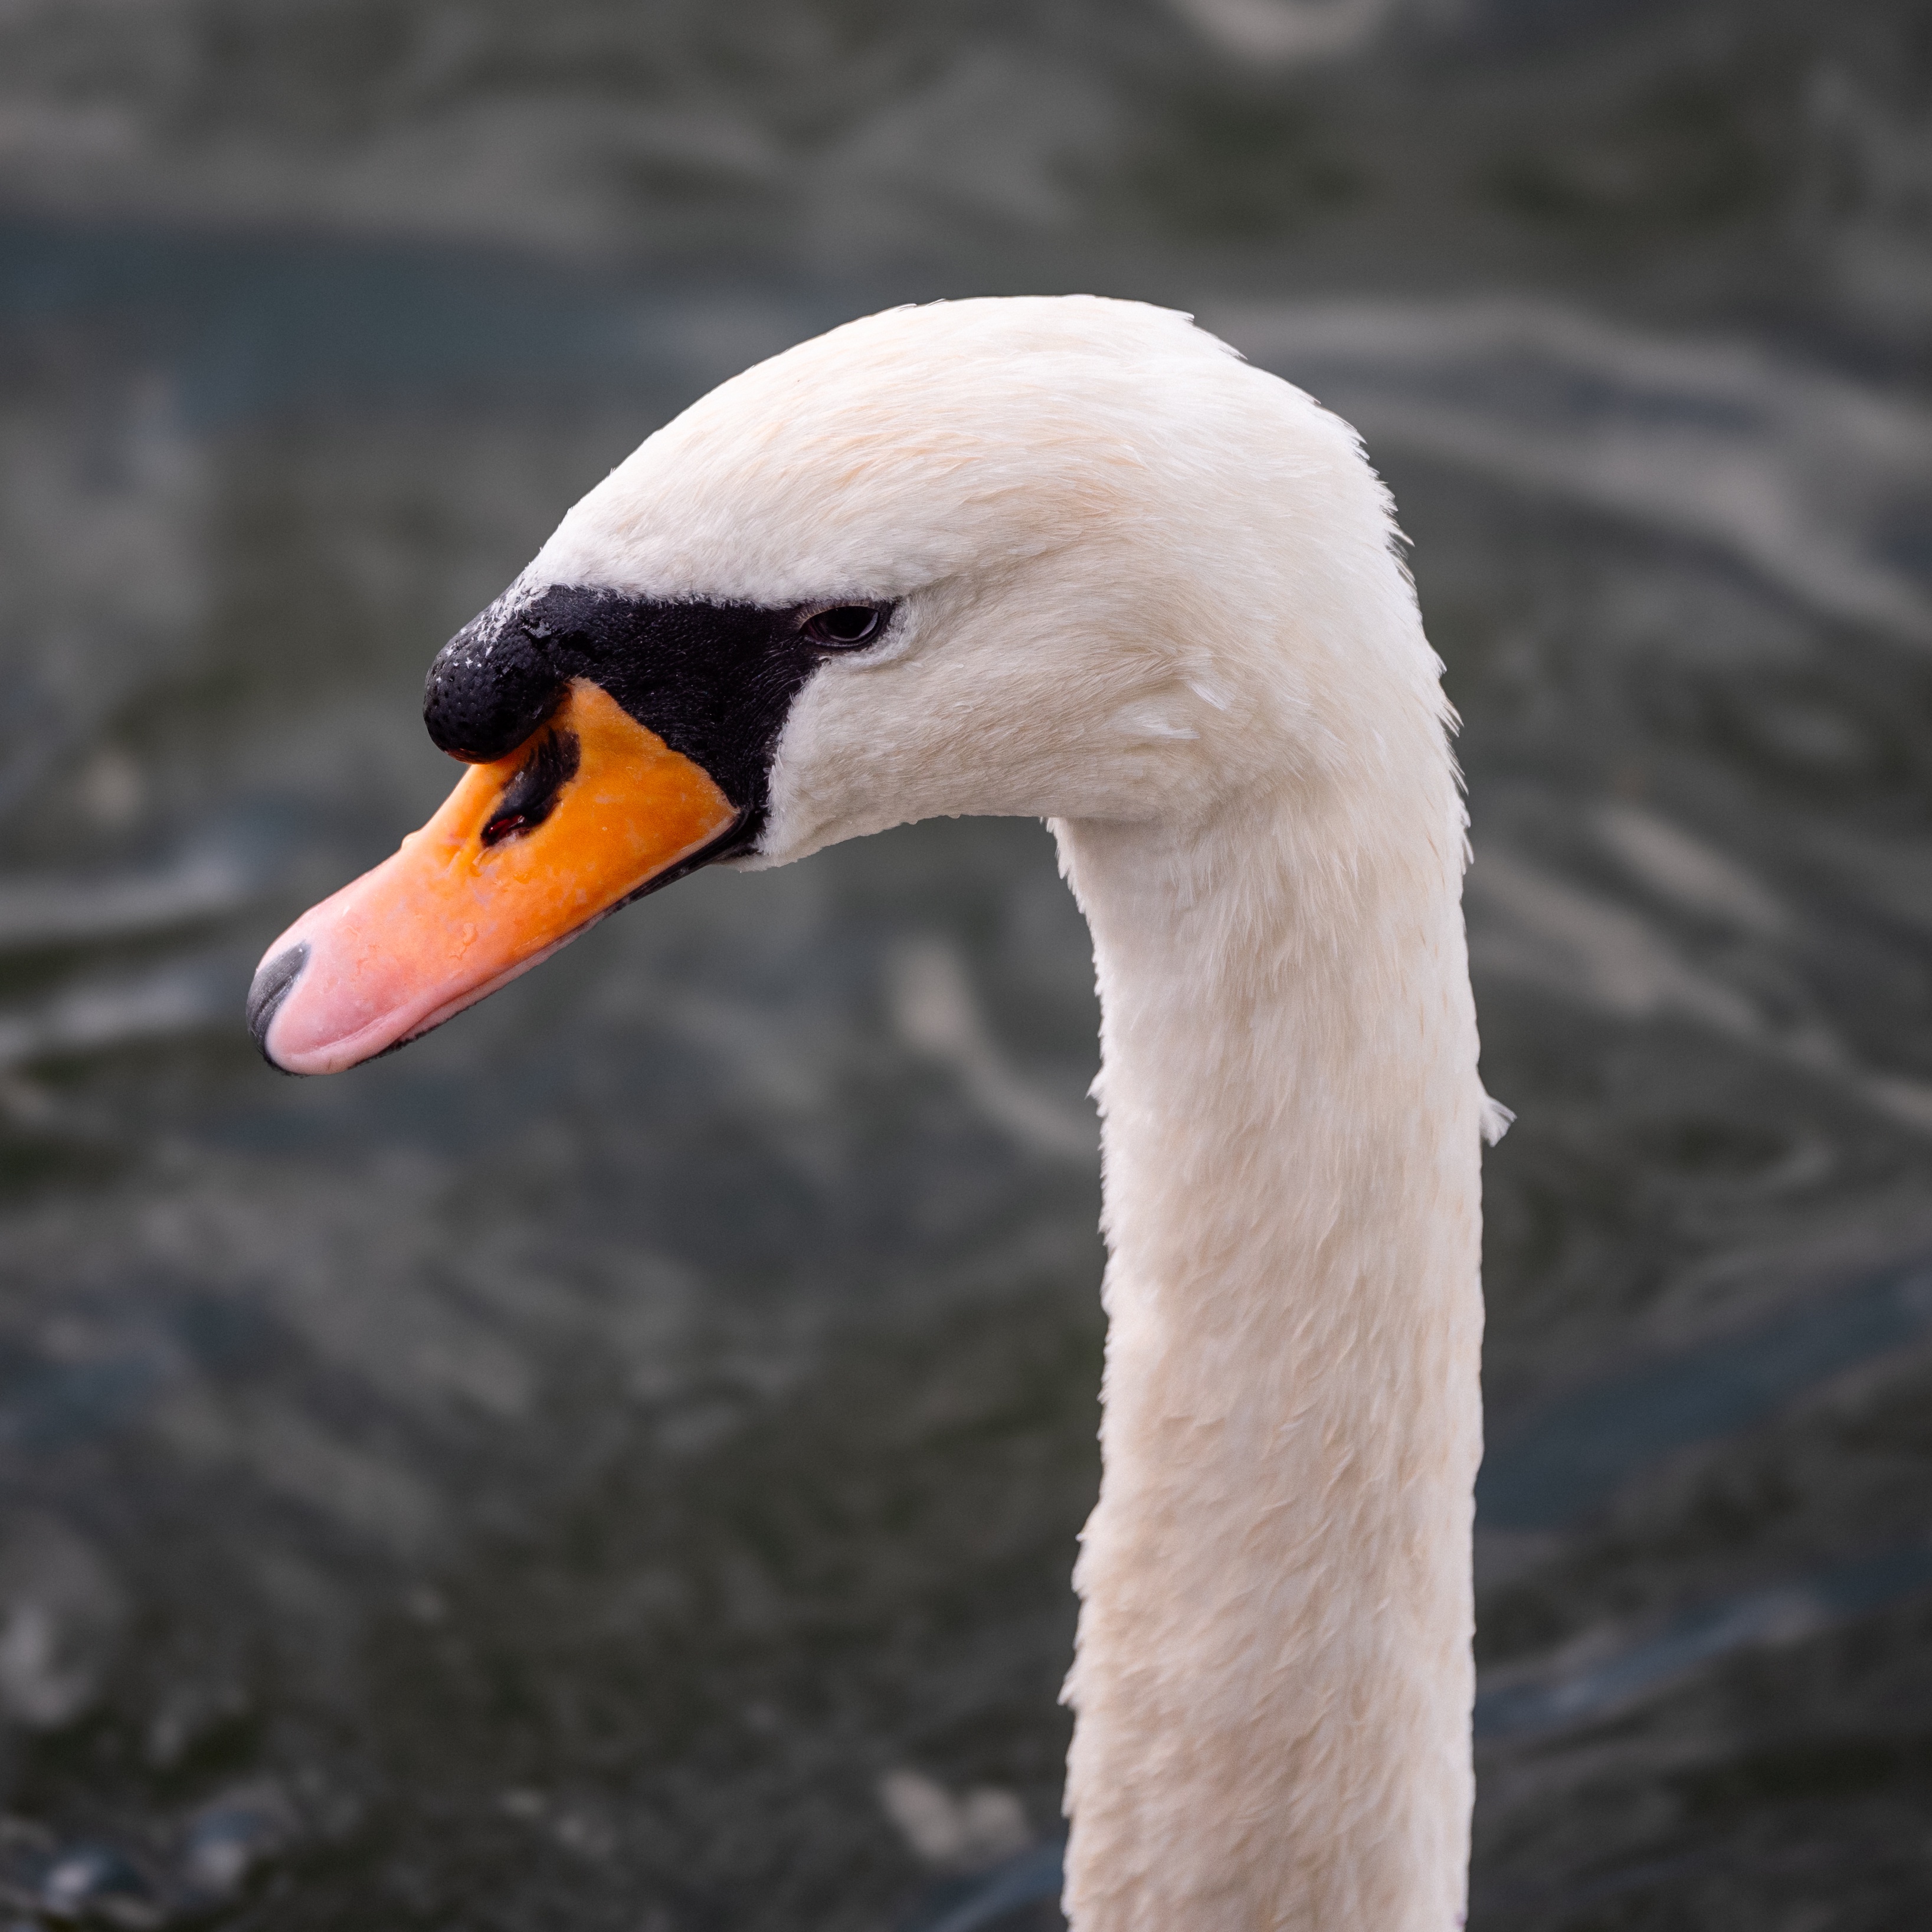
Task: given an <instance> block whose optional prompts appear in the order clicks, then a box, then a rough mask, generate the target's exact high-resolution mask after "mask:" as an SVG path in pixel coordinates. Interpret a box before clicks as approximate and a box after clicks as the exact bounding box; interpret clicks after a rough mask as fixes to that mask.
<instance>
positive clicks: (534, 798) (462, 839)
mask: <svg viewBox="0 0 1932 1932" xmlns="http://www.w3.org/2000/svg"><path fill="white" fill-rule="evenodd" d="M738 818H739V814H738V811H737V810H736V808H735V807H734V806H733V805H732V804H731V802H730V800H729V799H727V798H726V797H725V796H724V793H722V792H721V791H720V790H718V787H717V786H716V784H714V783H713V782H712V779H711V778H710V777H709V775H708V774H707V773H706V772H704V771H703V770H702V769H700V767H699V766H697V765H694V764H693V763H691V760H689V759H688V758H686V757H682V755H681V754H679V753H678V752H676V751H673V750H672V749H671V748H670V746H669V745H667V744H666V743H665V742H664V740H663V739H661V738H660V737H658V736H657V735H656V734H655V733H654V732H652V731H648V730H646V729H645V728H644V727H643V725H641V724H638V723H637V721H636V720H635V719H634V718H632V717H631V715H629V714H628V712H625V710H624V709H623V708H622V706H620V705H619V703H617V701H616V700H615V699H614V698H613V697H610V695H609V694H607V693H606V692H605V691H602V690H601V689H600V688H598V686H597V685H594V684H592V683H590V682H589V681H588V680H587V679H583V678H578V679H574V681H573V682H571V685H570V687H569V689H568V693H567V694H566V695H565V698H564V700H563V703H562V705H561V706H559V708H558V709H557V710H556V712H555V713H554V714H553V715H552V717H551V718H550V721H549V722H548V723H547V724H544V726H543V727H541V729H540V730H538V731H536V732H535V733H533V734H532V736H530V737H529V739H527V740H526V742H524V743H523V744H522V745H520V746H519V747H518V748H517V750H516V751H513V752H512V753H511V754H510V755H509V756H508V757H506V758H501V759H499V760H496V762H495V763H491V764H481V765H472V766H471V767H470V768H469V770H468V771H467V772H465V773H464V774H463V778H462V779H461V781H460V782H459V783H458V785H457V787H456V789H455V790H454V791H453V792H452V793H450V795H449V797H448V799H446V800H445V801H444V803H443V808H442V809H441V810H440V811H439V812H437V814H436V816H435V817H434V818H432V819H431V820H430V822H429V823H428V824H427V825H425V826H424V827H423V829H422V830H421V831H420V832H412V833H411V834H410V836H409V837H408V838H405V839H404V841H403V844H402V849H401V850H400V851H398V853H396V855H395V857H394V858H392V859H386V860H385V861H384V862H383V864H381V865H378V866H377V868H376V869H375V870H374V871H372V872H365V873H364V874H363V875H362V877H361V878H359V879H358V880H356V881H355V882H354V883H353V884H350V885H347V886H344V887H343V889H341V891H340V892H338V893H336V894H335V896H334V897H333V898H326V899H324V900H323V902H322V903H321V904H320V905H319V906H316V907H313V908H311V910H309V911H308V912H306V913H304V914H303V915H302V917H301V918H300V919H297V920H296V922H295V924H294V925H293V926H290V928H289V929H288V931H287V932H285V933H284V934H283V935H282V936H281V938H279V939H278V940H277V941H275V944H274V945H272V946H271V947H269V950H268V953H267V955H266V956H265V958H264V959H263V962H262V964H261V965H260V968H257V971H256V974H255V983H254V988H253V989H251V992H250V994H249V996H248V1020H249V1025H250V1027H251V1029H252V1030H253V1031H254V1035H255V1039H256V1042H257V1044H258V1045H259V1046H260V1048H261V1049H262V1051H263V1053H264V1054H265V1055H266V1056H267V1057H268V1058H269V1061H270V1062H271V1063H272V1064H274V1065H275V1066H277V1067H281V1068H282V1069H283V1070H284V1071H285V1072H287V1073H340V1072H341V1070H343V1069H344V1067H353V1066H355V1065H356V1064H357V1063H358V1062H359V1061H365V1060H368V1059H370V1058H373V1057H374V1055H377V1054H379V1053H383V1052H386V1051H387V1050H388V1049H389V1048H391V1047H392V1046H401V1044H402V1043H404V1041H405V1040H413V1039H414V1038H415V1037H416V1035H417V1034H422V1033H427V1032H428V1031H429V1030H430V1028H431V1027H434V1026H439V1025H441V1024H442V1023H443V1021H445V1020H446V1019H449V1017H450V1016H452V1014H454V1013H460V1012H461V1011H462V1010H463V1008H464V1007H468V1006H473V1005H474V1004H475V1003H476V1001H478V1000H480V999H481V998H483V997H484V995H485V994H487V993H493V992H495V991H496V989H497V988H498V987H499V986H503V985H505V984H506V983H508V981H510V980H514V978H516V977H517V974H520V973H526V972H528V971H529V969H530V968H532V966H534V965H536V963H537V962H538V960H540V959H547V957H548V956H550V954H551V953H554V952H555V951H556V949H557V948H558V947H559V946H562V945H563V944H565V942H566V941H569V940H572V939H574V938H576V937H577V935H578V934H579V933H580V932H583V931H584V930H585V929H586V928H587V927H589V926H592V925H594V924H595V922H596V921H597V920H598V919H601V918H602V917H603V916H604V914H605V913H607V912H612V911H614V910H616V907H619V906H620V905H622V904H623V903H624V901H625V900H626V899H628V898H632V897H634V895H636V894H637V892H640V891H641V890H643V889H644V888H645V887H646V886H649V884H650V883H652V881H653V880H661V879H664V877H665V875H666V874H670V873H673V872H674V871H676V868H679V866H680V865H682V864H683V862H685V861H686V860H688V859H692V858H694V857H695V856H697V855H699V854H700V853H703V851H704V850H706V847H709V846H711V845H713V844H715V843H716V842H717V841H718V840H719V839H720V838H722V837H723V836H724V835H725V834H726V833H727V832H729V831H730V829H731V828H732V827H733V826H734V825H735V824H736V823H737V822H738Z"/></svg>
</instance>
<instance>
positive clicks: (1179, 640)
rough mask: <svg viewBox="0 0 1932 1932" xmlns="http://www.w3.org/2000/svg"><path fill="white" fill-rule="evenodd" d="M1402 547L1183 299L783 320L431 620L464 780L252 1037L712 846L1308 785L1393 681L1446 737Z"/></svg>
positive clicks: (1294, 397) (563, 913) (437, 669)
mask: <svg viewBox="0 0 1932 1932" xmlns="http://www.w3.org/2000/svg"><path fill="white" fill-rule="evenodd" d="M1390 540H1391V524H1390V522H1389V518H1388V508H1387V502H1386V498H1385V495H1384V493H1383V492H1382V489H1381V487H1380V485H1379V484H1378V483H1377V482H1376V479H1375V478H1374V477H1373V474H1372V473H1371V472H1370V470H1369V469H1368V468H1367V464H1366V463H1364V461H1363V460H1362V459H1361V454H1360V452H1359V449H1358V447H1357V446H1356V443H1355V439H1354V437H1353V436H1352V433H1351V432H1350V431H1349V430H1348V429H1347V428H1346V426H1345V425H1343V424H1341V423H1340V422H1338V421H1337V419H1334V417H1332V416H1328V415H1327V414H1326V413H1325V412H1323V411H1322V410H1320V409H1319V407H1317V406H1316V404H1314V403H1313V402H1312V401H1310V399H1309V398H1307V397H1306V396H1305V395H1303V394H1302V393H1301V392H1300V391H1298V390H1296V389H1292V388H1291V387H1290V386H1289V385H1288V384H1286V383H1283V382H1281V381H1280V380H1277V379H1276V378H1275V377H1271V376H1268V375H1266V374H1263V373H1262V372H1261V371H1256V370H1255V369H1253V368H1250V367H1249V366H1248V365H1246V364H1245V363H1244V362H1241V359H1239V358H1238V356H1235V353H1233V352H1232V350H1229V349H1227V348H1226V347H1225V346H1224V345H1223V344H1220V343H1219V342H1217V341H1216V340H1215V339H1214V338H1212V337H1211V336H1209V335H1206V334H1205V333H1204V332H1202V331H1200V330H1199V329H1196V328H1195V327H1194V326H1193V325H1192V323H1190V320H1188V318H1187V317H1184V316H1181V315H1178V314H1172V313H1170V312H1169V311H1163V310H1159V309H1155V308H1148V307H1145V306H1143V305H1140V304H1137V303H1130V302H1113V301H1107V300H1103V299H1097V298H1093V297H1085V296H1079V297H1058V298H1037V299H1035V298H1018V299H989V300H982V301H972V302H953V303H938V304H934V305H931V306H929V307H926V308H913V309H900V310H894V311H888V312H887V313H886V314H881V315H877V316H874V317H868V318H867V319H866V320H862V321H859V322H856V323H850V324H848V325H847V326H845V327H844V328H841V329H836V330H834V331H833V332H832V333H830V334H829V335H825V336H822V337H820V338H817V340H815V341H811V342H807V343H805V344H802V345H801V346H799V347H797V348H795V349H793V350H789V351H787V353H784V354H783V355H781V356H777V357H775V358H774V359H772V360H771V361H769V362H765V363H763V364H760V365H758V366H757V367H756V368H752V369H751V370H749V371H746V372H745V374H742V375H740V376H738V377H735V378H733V380H730V382H727V383H724V385H723V386H721V387H720V388H718V389H715V390H714V391H712V392H711V393H710V394H709V395H707V396H706V397H704V398H703V399H702V400H700V401H699V402H697V404H694V405H693V406H692V407H691V408H690V409H688V410H686V411H685V413H683V414H682V416H679V417H678V418H676V419H675V420H674V421H673V422H670V423H669V424H668V425H666V426H665V427H664V428H662V429H661V430H659V431H658V432H657V434H655V435H654V436H652V437H650V439H649V440H648V441H646V443H644V444H643V446H641V447H640V449H638V450H637V452H635V454H634V455H632V456H631V457H630V458H628V460H626V461H625V462H624V463H622V464H620V465H619V466H618V468H617V469H615V470H613V472H611V473H610V475H608V476H607V477H606V478H604V481H602V482H601V483H600V484H598V485H597V486H596V487H595V488H594V489H592V490H591V491H590V492H589V494H588V495H587V496H585V497H584V498H583V499H582V501H580V502H579V503H577V505H576V506H575V507H574V508H573V509H571V511H570V512H569V513H568V515H566V516H565V518H564V520H563V521H562V523H561V525H559V527H558V529H557V530H556V532H555V534H554V535H553V536H552V537H551V538H550V540H549V541H548V542H547V543H546V544H544V547H543V548H542V549H541V550H540V551H539V552H538V554H537V556H535V559H533V560H532V562H531V563H530V565H529V567H528V568H526V570H525V571H523V574H521V575H520V577H518V578H517V580H516V582H515V583H513V584H512V585H511V586H510V588H509V589H508V590H506V591H505V592H504V593H503V595H502V596H501V597H499V598H498V599H497V600H496V602H494V603H493V604H491V605H490V607H488V609H487V610H484V611H483V612H482V613H481V614H480V615H479V616H478V617H476V618H475V619H473V620H472V622H470V623H469V624H468V625H466V626H465V627H464V628H463V629H462V630H461V631H459V632H458V634H457V635H456V636H455V637H453V638H452V640H450V642H449V644H448V645H447V646H445V648H444V649H443V652H442V653H441V654H440V655H439V656H438V658H437V660H436V662H435V664H434V666H433V667H432V668H431V672H430V675H429V679H428V689H427V693H426V696H425V720H426V721H427V723H428V727H429V730H430V733H431V736H432V738H434V739H435V741H436V742H437V744H438V745H440V746H441V747H442V748H443V749H444V750H445V751H448V752H449V753H451V754H453V755H454V756H455V757H458V758H459V759H461V760H463V761H465V762H466V763H467V764H468V765H469V770H468V771H467V772H466V774H465V775H464V776H463V778H462V780H461V781H460V783H459V784H458V785H457V787H456V788H455V791H454V792H453V793H452V795H451V796H450V798H449V800H448V802H446V804H445V805H444V806H443V808H442V809H441V810H440V811H439V812H438V813H437V815H436V817H434V818H433V819H432V820H431V821H430V823H429V824H428V825H427V826H425V827H424V828H423V829H422V830H421V831H419V832H416V833H414V834H413V835H411V836H410V838H408V839H407V840H405V841H404V844H403V847H402V848H401V850H400V851H398V853H396V854H395V856H393V857H392V858H391V859H389V860H388V861H387V862H385V863H384V864H383V865H380V866H378V867H377V868H376V869H375V870H374V871H372V872H370V873H368V874H365V876H364V877H362V878H360V879H359V880H356V881H354V882H353V883H352V884H350V885H349V886H346V887H344V889H343V890H342V891H341V892H338V893H337V894H336V895H335V896H334V897H333V898H330V899H328V900H326V901H323V903H322V904H320V905H319V906H317V907H314V908H313V909H311V910H310V911H309V912H308V913H305V914H304V915H303V916H302V918H300V919H298V920H297V921H296V922H295V924H294V925H293V926H291V927H290V929H288V931H287V932H285V933H284V934H283V935H281V938H279V939H278V940H277V941H275V944H274V945H272V947H270V948H269V952H268V954H267V955H266V957H265V959H264V960H263V965H262V966H261V968H260V971H258V973H257V977H256V981H255V984H254V989H253V990H252V992H251V996H250V1002H249V1013H250V1023H251V1028H252V1029H253V1031H254V1034H255V1037H256V1040H257V1043H258V1044H259V1045H260V1047H261V1049H262V1051H263V1053H264V1054H265V1055H266V1056H267V1057H268V1058H269V1060H270V1061H271V1062H272V1064H275V1065H276V1066H278V1067H281V1068H283V1069H284V1070H287V1071H289V1072H291V1073H329V1072H334V1071H336V1070H340V1069H341V1068H343V1067H349V1066H353V1065H354V1064H356V1063H357V1062H359V1061H362V1060H365V1059H368V1058H372V1057H374V1055H377V1054H378V1053H381V1052H386V1051H388V1050H389V1049H392V1048H393V1047H395V1046H399V1045H401V1043H403V1042H404V1041H405V1040H410V1039H412V1038H414V1037H416V1036H417V1035H418V1034H422V1033H423V1032H425V1031H428V1029H429V1028H431V1027H433V1026H434V1025H437V1024H439V1023H440V1022H441V1021H443V1020H444V1019H448V1018H449V1017H450V1016H451V1015H452V1014H453V1013H456V1012H458V1011H460V1010H461V1009H462V1008H463V1007H466V1006H468V1005H469V1004H473V1003H474V1002H475V1001H477V1000H478V999H481V998H483V997H484V995H486V994H487V993H488V992H491V991H493V989H495V988H496V987H497V986H500V985H502V984H503V983H505V981H506V980H509V979H511V978H512V977H515V976H516V975H517V974H519V973H521V972H523V971H526V970H528V968H529V967H531V966H532V965H535V964H536V963H537V962H538V960H540V959H542V958H544V956H547V953H550V952H551V951H553V950H555V949H556V947H558V946H560V945H562V944H564V943H565V941H568V939H570V938H574V937H575V936H576V935H577V934H578V933H580V932H583V930H584V929H586V928H587V927H588V926H589V925H591V924H592V923H594V922H595V921H596V920H597V919H600V918H601V917H603V916H604V915H606V914H607V913H609V912H610V911H612V910H614V909H615V908H616V907H618V906H619V905H622V904H625V903H626V902H627V901H628V900H630V899H631V898H636V897H637V896H638V895H640V894H641V893H643V892H648V891H650V890H652V889H655V888H657V887H658V886H661V885H664V884H666V883H669V882H670V880H673V879H675V878H677V877H682V875H683V874H685V873H686V872H688V871H691V870H693V869H694V868H696V867H697V866H699V865H705V864H709V863H712V862H728V863H732V864H736V865H745V866H752V867H756V866H763V865H778V864H782V863H784V862H787V861H788V860H790V859H796V858H799V857H802V856H804V855H805V854H806V853H810V852H812V851H814V850H817V849H818V848H819V847H822V846H824V845H827V844H832V843H833V842H835V841H838V840H840V839H843V838H851V837H853V836H856V835H859V834H861V833H864V832H873V831H877V830H880V829H883V828H885V827H886V826H892V825H895V824H898V823H904V822H906V821H908V820H913V819H917V818H922V817H932V816H935V815H944V814H966V813H982V814H983V813H993V814H1020V815H1024V816H1028V817H1046V818H1053V819H1063V820H1156V819H1159V820H1167V821H1169V822H1171V823H1175V824H1177V825H1181V826H1185V825H1187V824H1188V823H1193V822H1196V821H1199V820H1205V819H1207V818H1210V817H1212V816H1213V815H1214V814H1216V813H1217V812H1218V811H1225V810H1226V809H1228V808H1229V807H1230V806H1231V805H1232V804H1233V803H1234V802H1236V801H1238V800H1240V799H1242V798H1244V797H1250V796H1253V794H1254V793H1255V792H1256V790H1257V789H1258V788H1260V789H1274V788H1278V787H1283V786H1293V785H1297V784H1300V785H1304V786H1306V785H1311V784H1319V783H1320V781H1321V775H1322V772H1323V770H1324V769H1325V767H1326V766H1329V765H1331V764H1332V763H1334V760H1335V759H1336V758H1337V756H1338V755H1342V754H1343V753H1344V751H1346V748H1349V747H1350V746H1354V747H1355V748H1356V749H1357V750H1359V748H1360V745H1361V742H1363V741H1364V734H1365V733H1369V734H1370V735H1373V733H1372V732H1370V727H1369V726H1368V724H1367V718H1368V716H1369V715H1370V710H1372V709H1375V708H1376V706H1378V705H1379V707H1380V708H1381V709H1382V711H1383V712H1386V709H1387V700H1386V692H1387V690H1388V679H1389V677H1390V676H1391V674H1394V676H1396V677H1397V679H1398V681H1399V682H1400V684H1402V685H1404V686H1406V687H1408V688H1412V689H1413V691H1414V692H1415V695H1416V697H1417V700H1418V704H1419V705H1420V706H1421V712H1422V713H1424V714H1426V716H1427V720H1428V721H1429V728H1430V732H1431V733H1432V735H1433V738H1434V739H1435V741H1436V743H1437V744H1438V745H1439V743H1440V730H1439V718H1440V715H1441V708H1440V700H1439V697H1437V695H1436V681H1435V679H1436V666H1435V662H1434V660H1433V657H1431V656H1430V654H1429V652H1428V651H1427V646H1426V645H1423V644H1422V643H1421V632H1420V629H1419V627H1418V625H1417V624H1416V622H1415V615H1414V601H1413V598H1412V595H1411V593H1410V592H1409V586H1408V583H1407V580H1406V577H1405V576H1404V575H1403V572H1402V571H1401V569H1400V566H1399V565H1397V563H1396V562H1395V561H1394V558H1393V556H1392V555H1391V541H1390ZM1365 603H1366V604H1368V605H1370V606H1371V607H1372V608H1371V609H1370V610H1369V612H1368V613H1367V615H1368V617H1369V619H1370V621H1368V622H1366V623H1365V622H1364V604H1365ZM1376 659H1385V660H1386V661H1383V662H1379V663H1378V662H1372V661H1371V660H1376ZM1364 706H1368V707H1369V709H1364ZM1358 714H1359V715H1358ZM1383 721H1384V722H1386V718H1384V720H1383ZM1358 725H1359V726H1360V727H1361V728H1359V729H1358V728H1357V727H1358Z"/></svg>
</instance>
